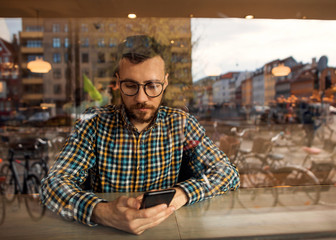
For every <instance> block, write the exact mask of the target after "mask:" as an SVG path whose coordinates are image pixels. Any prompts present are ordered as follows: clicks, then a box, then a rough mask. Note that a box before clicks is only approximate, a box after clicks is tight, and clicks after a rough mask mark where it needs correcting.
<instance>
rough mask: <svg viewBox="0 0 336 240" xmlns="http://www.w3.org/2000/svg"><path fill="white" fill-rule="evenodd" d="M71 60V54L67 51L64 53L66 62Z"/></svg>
mask: <svg viewBox="0 0 336 240" xmlns="http://www.w3.org/2000/svg"><path fill="white" fill-rule="evenodd" d="M68 61H69V54H68V53H67V52H65V53H64V62H65V63H67V62H68Z"/></svg>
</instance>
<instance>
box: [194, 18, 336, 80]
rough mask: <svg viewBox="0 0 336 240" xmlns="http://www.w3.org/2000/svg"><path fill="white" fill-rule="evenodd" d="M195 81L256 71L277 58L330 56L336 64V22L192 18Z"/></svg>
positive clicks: (330, 63) (302, 59) (330, 61)
mask: <svg viewBox="0 0 336 240" xmlns="http://www.w3.org/2000/svg"><path fill="white" fill-rule="evenodd" d="M191 24H192V42H193V45H194V46H193V50H192V64H193V68H192V73H193V80H194V81H195V80H198V79H200V78H202V77H205V76H208V75H218V74H222V73H227V72H230V71H254V70H256V69H257V68H260V67H262V66H263V65H264V64H265V63H267V62H271V61H273V60H276V59H280V60H281V59H284V58H287V57H290V56H292V57H294V59H295V60H296V61H297V62H302V63H311V61H312V58H316V60H317V61H318V60H319V59H320V57H321V56H323V55H325V56H327V57H328V66H333V67H336V21H321V20H270V19H234V18H220V19H196V18H195V19H192V22H191Z"/></svg>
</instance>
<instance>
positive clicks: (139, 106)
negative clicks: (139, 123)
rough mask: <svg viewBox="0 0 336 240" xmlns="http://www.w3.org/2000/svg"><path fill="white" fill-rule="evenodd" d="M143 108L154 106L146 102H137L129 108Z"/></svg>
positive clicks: (152, 107)
mask: <svg viewBox="0 0 336 240" xmlns="http://www.w3.org/2000/svg"><path fill="white" fill-rule="evenodd" d="M143 108H145V109H154V106H152V105H148V104H146V103H137V104H135V105H132V106H131V109H143Z"/></svg>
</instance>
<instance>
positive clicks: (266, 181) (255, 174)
mask: <svg viewBox="0 0 336 240" xmlns="http://www.w3.org/2000/svg"><path fill="white" fill-rule="evenodd" d="M256 130H257V129H252V128H247V129H243V130H242V131H241V132H238V131H237V128H235V127H234V128H232V129H231V133H232V134H233V136H222V137H221V139H220V147H221V149H222V150H223V151H224V152H225V153H227V155H228V156H229V158H230V160H231V162H232V163H233V164H234V165H236V166H237V167H238V170H239V174H240V182H241V188H248V189H249V195H248V197H249V198H248V199H246V196H244V200H241V199H240V197H239V193H237V194H236V196H237V201H238V202H239V204H240V205H241V206H243V207H244V208H248V209H250V210H251V211H252V212H253V211H254V210H255V209H258V210H257V211H260V210H261V207H262V209H263V210H266V211H270V210H271V209H273V207H274V206H275V205H276V204H277V202H278V196H277V191H276V189H274V188H272V187H273V179H272V178H271V177H270V176H268V175H267V174H264V173H262V169H260V168H259V167H258V166H259V164H258V163H257V162H256V161H249V160H248V158H249V157H251V156H253V155H254V154H256V151H257V149H256V145H255V144H256V141H254V142H253V143H254V144H252V148H251V149H246V148H243V147H242V143H243V140H244V139H243V138H244V137H246V133H251V132H254V133H255V131H256ZM251 135H252V134H251ZM260 173H262V175H261V174H260ZM261 188H263V189H262V190H261ZM269 196H273V201H269ZM245 200H248V201H245ZM265 200H267V201H265ZM247 205H248V206H247Z"/></svg>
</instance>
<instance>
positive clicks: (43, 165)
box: [31, 138, 50, 180]
mask: <svg viewBox="0 0 336 240" xmlns="http://www.w3.org/2000/svg"><path fill="white" fill-rule="evenodd" d="M49 146H50V141H49V140H48V139H42V138H37V139H36V141H35V144H34V150H33V154H32V155H33V157H34V158H35V159H36V160H35V161H34V163H33V164H32V165H31V172H33V173H35V174H36V176H37V177H38V178H39V180H42V178H44V177H45V176H46V175H47V174H48V170H49V166H48V162H49V155H48V147H49Z"/></svg>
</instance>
